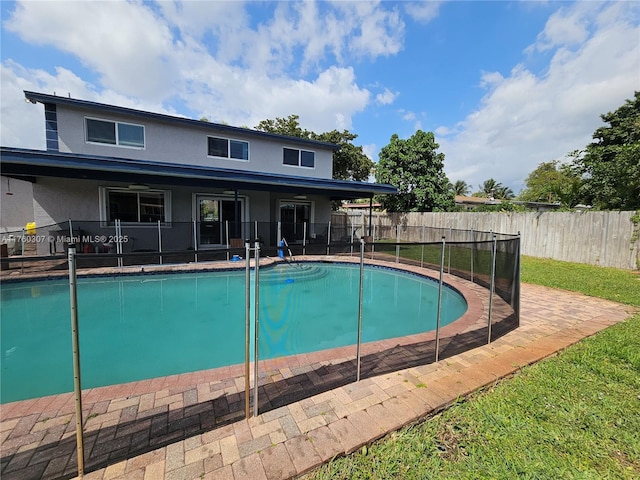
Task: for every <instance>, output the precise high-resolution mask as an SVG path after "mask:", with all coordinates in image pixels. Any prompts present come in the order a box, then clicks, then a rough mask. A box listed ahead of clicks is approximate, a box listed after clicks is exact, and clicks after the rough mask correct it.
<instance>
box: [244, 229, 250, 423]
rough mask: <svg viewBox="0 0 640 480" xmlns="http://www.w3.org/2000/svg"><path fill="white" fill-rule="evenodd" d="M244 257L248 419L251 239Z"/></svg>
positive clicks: (246, 402)
mask: <svg viewBox="0 0 640 480" xmlns="http://www.w3.org/2000/svg"><path fill="white" fill-rule="evenodd" d="M244 252H245V254H244V258H245V259H246V265H245V281H244V284H245V300H244V303H245V305H244V306H245V312H244V336H245V346H244V416H245V418H246V419H247V420H248V419H249V417H250V416H251V409H250V407H249V397H250V394H251V384H250V381H251V380H250V377H249V371H250V367H249V364H250V363H251V347H250V344H251V243H249V240H245V242H244Z"/></svg>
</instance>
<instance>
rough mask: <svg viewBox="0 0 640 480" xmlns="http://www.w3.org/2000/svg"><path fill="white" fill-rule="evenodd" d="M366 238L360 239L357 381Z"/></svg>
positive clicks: (357, 377)
mask: <svg viewBox="0 0 640 480" xmlns="http://www.w3.org/2000/svg"><path fill="white" fill-rule="evenodd" d="M363 284H364V238H361V239H360V291H359V294H358V295H359V296H358V341H357V345H356V382H359V381H360V344H361V343H362V290H363V288H364V285H363Z"/></svg>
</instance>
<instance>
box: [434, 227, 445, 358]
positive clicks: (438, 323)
mask: <svg viewBox="0 0 640 480" xmlns="http://www.w3.org/2000/svg"><path fill="white" fill-rule="evenodd" d="M445 244H446V240H445V238H444V236H443V237H442V248H441V250H440V283H439V284H438V316H437V318H436V362H437V361H438V360H439V357H440V311H441V310H442V277H443V276H444V250H445V248H446V245H445Z"/></svg>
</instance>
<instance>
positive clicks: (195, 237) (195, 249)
mask: <svg viewBox="0 0 640 480" xmlns="http://www.w3.org/2000/svg"><path fill="white" fill-rule="evenodd" d="M193 252H194V253H193V261H194V262H196V263H198V226H197V225H196V221H195V220H194V221H193Z"/></svg>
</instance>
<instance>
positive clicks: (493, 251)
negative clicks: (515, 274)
mask: <svg viewBox="0 0 640 480" xmlns="http://www.w3.org/2000/svg"><path fill="white" fill-rule="evenodd" d="M497 246H498V240H497V238H496V236H495V235H494V236H493V242H492V244H491V282H490V285H489V335H488V338H487V343H491V314H492V312H493V291H494V289H495V287H496V285H495V278H496V248H497Z"/></svg>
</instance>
